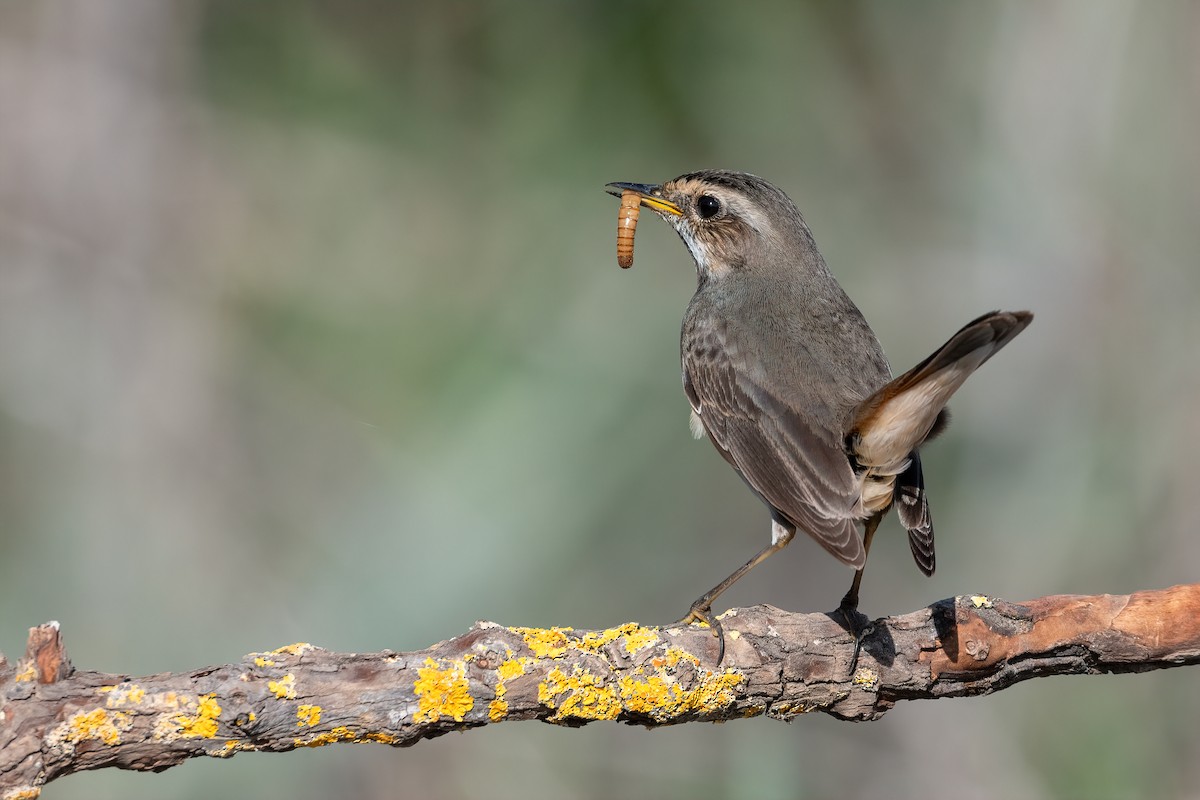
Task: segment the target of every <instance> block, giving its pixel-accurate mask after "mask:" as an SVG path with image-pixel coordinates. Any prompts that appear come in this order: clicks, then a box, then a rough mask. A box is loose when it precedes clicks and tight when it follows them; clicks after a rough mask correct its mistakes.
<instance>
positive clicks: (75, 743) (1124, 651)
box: [0, 584, 1200, 800]
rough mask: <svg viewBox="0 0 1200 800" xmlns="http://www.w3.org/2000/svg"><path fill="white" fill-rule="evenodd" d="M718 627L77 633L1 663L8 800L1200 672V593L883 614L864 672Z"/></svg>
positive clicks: (817, 646) (837, 637) (782, 619)
mask: <svg viewBox="0 0 1200 800" xmlns="http://www.w3.org/2000/svg"><path fill="white" fill-rule="evenodd" d="M722 621H723V624H724V628H725V635H726V654H725V661H724V663H723V664H722V665H721V666H720V667H718V666H717V665H716V664H715V663H714V660H715V658H716V653H717V643H716V640H715V639H714V637H713V636H712V633H711V631H710V630H708V629H707V628H704V627H699V626H691V627H686V628H651V627H643V626H640V625H637V624H636V623H628V624H625V625H622V626H620V627H617V628H610V629H608V630H604V631H574V630H571V629H569V628H561V629H560V628H550V629H536V628H507V627H502V626H500V625H497V624H495V623H490V622H480V623H476V625H475V626H473V627H472V628H471V629H470V630H469V631H467V632H466V633H464V634H462V635H461V636H458V637H456V638H454V639H450V640H448V641H445V642H441V643H439V644H436V645H434V646H433V647H430V648H428V649H427V650H421V651H416V652H411V653H392V652H388V651H384V652H380V653H369V654H358V653H335V652H330V651H326V650H323V649H321V648H318V647H313V646H311V645H308V644H296V645H289V646H287V647H282V648H279V649H277V650H273V651H270V652H266V653H250V654H249V655H247V656H245V657H244V658H243V659H242V660H241V661H239V662H237V663H234V664H227V665H224V666H218V667H206V668H203V669H199V670H195V671H192V672H185V673H164V674H159V675H150V676H145V677H140V678H131V677H129V676H125V675H108V674H103V673H98V672H89V671H76V670H74V669H73V668H72V666H71V663H70V660H69V659H68V658H67V655H66V651H65V648H64V647H63V645H62V642H61V639H60V636H59V630H58V624H57V623H49V624H47V625H42V626H39V627H36V628H32V629H31V630H30V636H29V643H28V647H27V650H26V654H25V657H24V658H22V659H20V660H19V661H18V662H17V663H16V664H15V665H10V664H8V662H7V661H6V660H5V659H4V658H3V656H2V655H0V800H16V798H31V797H36V796H37V794H38V792H39V791H40V789H41V787H42V786H43V785H44V784H46V783H48V782H49V781H51V780H54V779H55V778H58V777H61V776H63V775H68V774H71V773H74V772H79V771H82V770H87V769H100V768H102V767H119V768H122V769H134V770H149V771H160V770H163V769H166V768H168V767H171V766H174V765H176V764H179V763H180V762H182V761H184V760H185V759H188V758H193V757H195V756H210V757H217V758H225V757H229V756H232V755H234V754H236V753H240V752H248V751H270V752H279V751H286V750H293V749H296V748H300V747H317V746H322V745H326V744H333V743H336V742H379V743H383V744H390V745H394V746H402V747H403V746H408V745H412V744H415V743H416V742H418V741H420V740H421V739H428V738H432V737H434V736H440V735H442V734H444V733H448V732H449V731H452V730H463V729H466V728H473V727H477V726H480V725H487V724H492V723H498V722H505V721H509V720H529V719H537V720H542V721H544V722H551V723H556V724H562V725H569V726H576V725H582V724H586V723H588V722H591V721H593V720H601V719H606V720H617V721H620V722H626V723H631V724H638V725H646V726H658V725H672V724H678V723H684V722H693V721H717V720H729V719H735V718H738V717H752V716H757V715H760V714H766V715H768V716H771V717H775V718H779V719H791V718H793V717H795V716H796V715H798V714H801V713H807V712H811V711H823V712H825V713H828V714H832V715H833V716H835V717H838V718H839V719H846V720H860V721H862V720H873V719H877V718H879V717H880V716H882V715H883V714H884V713H885V712H886V711H887V710H888V709H890V708H891V707H892V706H893V705H895V703H896V701H897V700H918V699H932V698H939V697H965V696H977V695H984V694H990V693H991V692H994V691H998V690H1000V689H1003V688H1005V687H1007V686H1011V685H1012V684H1014V683H1017V682H1018V681H1023V680H1026V679H1029V678H1036V677H1043V676H1048V675H1067V674H1095V673H1103V672H1141V671H1145V670H1151V669H1164V668H1167V667H1175V666H1181V665H1184V664H1195V663H1198V662H1200V584H1198V585H1190V586H1176V587H1173V588H1170V589H1164V590H1160V591H1146V592H1137V593H1135V594H1132V595H1096V596H1074V595H1059V596H1052V597H1043V598H1039V599H1037V600H1031V601H1029V602H1026V603H1019V604H1018V603H1009V602H1006V601H1003V600H997V599H989V598H987V597H982V596H963V597H958V598H954V599H951V600H943V601H941V602H938V603H934V604H933V605H931V606H929V607H928V608H923V609H921V610H919V611H915V612H912V613H910V614H905V615H903V616H897V617H887V618H884V619H880V620H876V621H875V622H874V623H873V624H872V625H871V626H870V628H869V633H868V635H867V636H866V638H865V639H864V641H863V647H862V653H861V655H860V657H859V660H858V665H857V669H856V670H855V671H854V672H853V674H851V672H850V664H851V659H852V657H853V652H854V643H853V639H852V638H851V636H850V635H849V633H848V632H847V631H846V629H845V626H844V622H842V620H841V616H840V615H839V614H837V613H832V614H795V613H790V612H786V611H781V610H779V609H777V608H773V607H770V606H756V607H753V608H744V609H733V610H731V611H728V612H726V613H725V614H724V615H723V616H722Z"/></svg>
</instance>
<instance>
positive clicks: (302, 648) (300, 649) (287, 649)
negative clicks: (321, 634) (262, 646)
mask: <svg viewBox="0 0 1200 800" xmlns="http://www.w3.org/2000/svg"><path fill="white" fill-rule="evenodd" d="M315 649H316V648H315V647H313V646H312V645H311V644H309V643H308V642H296V643H295V644H285V645H284V646H283V647H276V648H275V649H274V650H272V651H271V653H272V654H273V655H277V656H280V655H289V656H302V655H304V654H305V653H307V652H308V651H309V650H315Z"/></svg>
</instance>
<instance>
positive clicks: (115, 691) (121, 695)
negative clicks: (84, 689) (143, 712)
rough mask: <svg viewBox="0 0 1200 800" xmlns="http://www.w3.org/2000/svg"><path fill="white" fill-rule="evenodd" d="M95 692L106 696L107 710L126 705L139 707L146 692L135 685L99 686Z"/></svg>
mask: <svg viewBox="0 0 1200 800" xmlns="http://www.w3.org/2000/svg"><path fill="white" fill-rule="evenodd" d="M97 691H100V692H104V693H105V694H107V695H108V699H107V700H106V701H105V705H107V706H108V707H109V708H120V707H121V706H124V705H126V704H127V703H132V704H133V705H141V703H142V700H144V699H145V697H146V690H145V689H143V688H142V687H140V686H138V685H137V684H136V683H122V684H118V685H116V686H101V687H100V688H99V689H98V690H97Z"/></svg>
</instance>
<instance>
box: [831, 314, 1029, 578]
mask: <svg viewBox="0 0 1200 800" xmlns="http://www.w3.org/2000/svg"><path fill="white" fill-rule="evenodd" d="M1032 320H1033V314H1031V313H1029V312H1028V311H993V312H991V313H988V314H984V315H983V316H981V317H979V318H978V319H974V320H972V321H971V322H968V323H967V324H966V325H964V326H963V328H962V329H961V330H959V331H958V333H956V334H954V335H953V336H951V337H950V341H948V342H946V343H945V344H944V345H942V346H941V347H940V348H938V349H937V350H936V351H935V352H934V353H933V354H932V355H930V356H929V358H926V359H925V360H924V361H922V362H921V363H920V364H917V365H916V366H915V367H913V368H912V369H910V370H909V371H908V372H906V373H904V374H903V375H901V376H900V377H898V378H896V379H894V380H892V381H891V382H889V383H887V384H885V385H884V386H882V387H881V388H880V389H878V390H877V391H876V392H875V393H874V394H873V395H871V396H870V397H868V398H867V399H866V400H864V401H863V402H862V403H861V404H859V406H858V409H857V410H856V411H855V415H854V421H853V423H852V424H851V426H850V435H849V436H848V437H847V446H848V448H849V450H850V453H851V455H852V456H853V458H854V460H855V461H856V462H857V463H858V464H859V465H861V466H862V467H863V468H865V469H866V470H867V471H868V472H870V473H875V474H879V475H889V474H890V475H896V474H897V473H899V475H898V476H897V478H896V483H895V490H894V494H893V502H894V503H895V505H896V511H897V514H898V516H899V517H900V522H901V524H903V525H904V527H905V528H906V529H907V530H908V544H909V547H910V548H911V550H912V554H913V559H914V560H915V561H916V562H917V566H918V567H920V568H921V571H922V572H924V573H925V574H926V575H931V574H933V569H934V566H935V560H934V553H933V520H932V518H931V516H930V514H929V501H928V498H927V497H926V494H925V477H924V475H923V474H922V473H921V458H920V455H919V454H918V453H917V449H918V448H919V447H920V446H921V445H922V444H924V443H925V442H926V441H928V440H929V439H930V438H932V437H933V436H936V435H937V434H938V433H940V432H941V431H942V430H943V429H945V427H946V424H947V423H948V422H949V412H948V411H947V409H946V403H947V402H948V401H949V400H950V396H951V395H953V394H954V393H955V392H956V391H957V390H958V387H960V386H962V385H963V381H965V380H966V379H967V378H968V377H969V376H970V374H971V373H972V372H974V371H975V370H977V369H978V368H979V367H980V365H982V364H983V362H985V361H987V360H988V359H989V358H991V357H992V356H994V355H995V354H996V353H997V352H999V351H1000V348H1002V347H1004V345H1006V344H1008V343H1009V342H1010V341H1012V340H1013V338H1014V337H1015V336H1016V335H1017V334H1019V333H1020V332H1021V331H1023V330H1025V327H1026V326H1027V325H1029V323H1030V322H1031V321H1032Z"/></svg>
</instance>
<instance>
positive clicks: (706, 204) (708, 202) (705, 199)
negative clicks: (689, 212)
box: [696, 194, 721, 219]
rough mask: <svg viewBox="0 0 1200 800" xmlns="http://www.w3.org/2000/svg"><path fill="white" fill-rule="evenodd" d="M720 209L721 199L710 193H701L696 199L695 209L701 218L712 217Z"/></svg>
mask: <svg viewBox="0 0 1200 800" xmlns="http://www.w3.org/2000/svg"><path fill="white" fill-rule="evenodd" d="M720 210H721V201H720V200H718V199H717V198H715V197H713V196H712V195H711V194H702V195H700V199H699V200H697V201H696V211H697V212H698V213H699V214H700V218H701V219H712V218H713V217H715V216H716V215H717V213H718V212H720Z"/></svg>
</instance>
